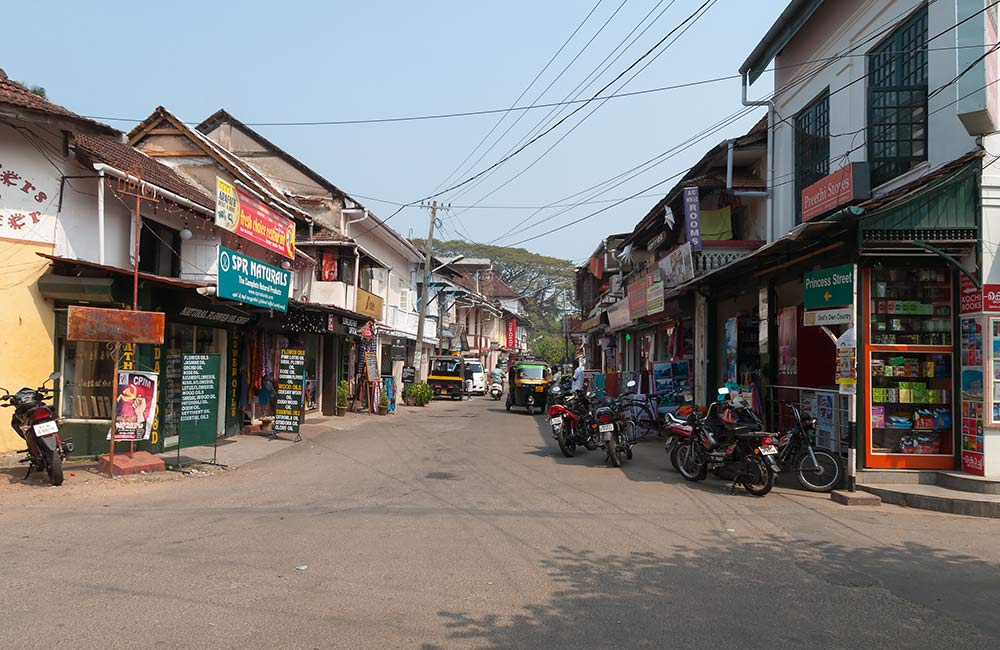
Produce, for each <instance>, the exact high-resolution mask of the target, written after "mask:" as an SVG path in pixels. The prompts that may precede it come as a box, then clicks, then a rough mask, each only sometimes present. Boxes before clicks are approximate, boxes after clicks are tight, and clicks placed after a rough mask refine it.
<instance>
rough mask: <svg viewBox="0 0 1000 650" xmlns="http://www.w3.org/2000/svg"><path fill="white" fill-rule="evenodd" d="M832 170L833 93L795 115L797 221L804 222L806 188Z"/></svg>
mask: <svg viewBox="0 0 1000 650" xmlns="http://www.w3.org/2000/svg"><path fill="white" fill-rule="evenodd" d="M829 173H830V94H829V92H824V93H823V96H822V97H820V98H819V99H817V100H816V101H814V102H813V103H812V104H810V105H809V106H807V107H805V108H804V109H802V110H801V111H799V114H798V115H796V116H795V222H796V223H801V221H802V190H804V189H805V188H807V187H809V186H810V185H812V184H813V183H815V182H816V181H818V180H819V179H821V178H823V177H824V176H826V175H827V174H829Z"/></svg>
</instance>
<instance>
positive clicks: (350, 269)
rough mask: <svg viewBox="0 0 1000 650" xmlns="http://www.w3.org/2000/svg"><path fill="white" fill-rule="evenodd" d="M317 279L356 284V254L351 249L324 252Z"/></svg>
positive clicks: (317, 269)
mask: <svg viewBox="0 0 1000 650" xmlns="http://www.w3.org/2000/svg"><path fill="white" fill-rule="evenodd" d="M316 279H317V280H319V281H320V282H344V283H346V284H354V252H353V251H352V250H350V249H346V250H345V249H340V250H329V249H327V250H324V251H323V252H322V255H321V263H320V264H317V265H316Z"/></svg>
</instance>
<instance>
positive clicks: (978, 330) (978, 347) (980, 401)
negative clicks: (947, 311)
mask: <svg viewBox="0 0 1000 650" xmlns="http://www.w3.org/2000/svg"><path fill="white" fill-rule="evenodd" d="M959 325H960V328H961V329H960V331H961V333H962V342H961V352H962V354H961V358H960V361H961V363H960V365H961V368H962V375H961V377H962V411H961V416H962V419H961V423H962V429H961V432H962V435H961V440H962V471H963V472H966V473H967V474H975V475H977V476H983V475H984V474H985V470H986V468H985V464H984V462H983V456H984V445H983V420H984V417H985V415H984V413H983V410H984V404H985V399H986V394H985V393H986V382H985V381H984V376H983V374H984V373H983V324H982V319H981V317H979V316H964V317H962V318H960V319H959Z"/></svg>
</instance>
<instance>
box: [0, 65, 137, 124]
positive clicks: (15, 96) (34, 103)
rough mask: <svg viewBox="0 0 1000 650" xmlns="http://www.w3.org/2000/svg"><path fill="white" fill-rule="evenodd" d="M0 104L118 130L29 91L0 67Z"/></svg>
mask: <svg viewBox="0 0 1000 650" xmlns="http://www.w3.org/2000/svg"><path fill="white" fill-rule="evenodd" d="M0 104H7V105H9V106H14V107H16V108H18V109H21V110H23V111H27V112H28V113H35V114H37V115H44V116H48V117H57V118H60V119H64V120H67V121H69V122H71V123H73V124H76V125H78V126H80V127H83V128H87V129H91V130H96V131H100V132H102V133H107V134H118V133H119V131H118V130H117V129H114V128H112V127H110V126H108V125H107V124H101V123H100V122H95V121H94V120H91V119H89V118H86V117H83V116H82V115H77V114H76V113H74V112H73V111H71V110H69V109H67V108H64V107H62V106H60V105H59V104H55V103H53V102H50V101H49V100H47V99H45V98H44V97H40V96H38V95H36V94H35V93H33V92H31V91H30V90H28V89H27V88H25V87H24V86H22V85H21V84H19V83H18V82H16V81H14V80H12V79H9V78H7V73H5V72H4V71H3V69H0Z"/></svg>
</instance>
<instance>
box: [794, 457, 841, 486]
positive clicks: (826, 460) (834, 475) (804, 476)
mask: <svg viewBox="0 0 1000 650" xmlns="http://www.w3.org/2000/svg"><path fill="white" fill-rule="evenodd" d="M813 454H814V455H815V456H816V465H818V466H819V467H818V468H817V467H815V466H813V462H812V459H811V458H809V453H808V452H807V453H804V454H802V455H801V456H799V457H798V458H797V459H796V460H795V477H796V478H797V479H799V485H801V486H802V487H804V488H805V489H807V490H809V491H810V492H832V491H833V490H834V488H836V487H837V486H838V485H840V476H841V474H842V473H843V471H842V470H841V469H840V461H839V460H837V458H836V457H835V456H834V455H833V454H831V453H829V452H826V451H821V450H819V449H814V450H813Z"/></svg>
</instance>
